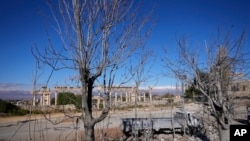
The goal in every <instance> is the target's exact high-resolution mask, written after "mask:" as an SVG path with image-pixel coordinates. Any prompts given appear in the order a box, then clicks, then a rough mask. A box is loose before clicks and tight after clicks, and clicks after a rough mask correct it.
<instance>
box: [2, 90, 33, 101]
mask: <svg viewBox="0 0 250 141" xmlns="http://www.w3.org/2000/svg"><path fill="white" fill-rule="evenodd" d="M31 98H32V95H31V93H30V91H21V90H12V91H11V90H10V91H4V90H1V91H0V99H3V100H27V99H31Z"/></svg>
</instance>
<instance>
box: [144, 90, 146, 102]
mask: <svg viewBox="0 0 250 141" xmlns="http://www.w3.org/2000/svg"><path fill="white" fill-rule="evenodd" d="M143 102H146V94H145V92H144V93H143Z"/></svg>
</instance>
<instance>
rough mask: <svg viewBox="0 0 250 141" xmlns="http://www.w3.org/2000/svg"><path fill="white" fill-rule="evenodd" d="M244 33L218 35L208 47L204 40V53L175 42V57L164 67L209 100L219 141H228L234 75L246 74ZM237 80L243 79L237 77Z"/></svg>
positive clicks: (181, 40)
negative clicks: (176, 55) (234, 36)
mask: <svg viewBox="0 0 250 141" xmlns="http://www.w3.org/2000/svg"><path fill="white" fill-rule="evenodd" d="M244 40H245V32H242V33H241V34H240V36H239V37H238V38H236V39H232V37H231V36H230V32H227V33H226V34H225V35H224V36H223V35H221V33H220V32H219V33H218V37H217V39H211V43H210V45H209V46H208V45H207V43H206V41H205V47H204V48H203V52H202V53H200V52H198V50H199V49H200V48H199V49H198V48H197V47H191V46H189V45H188V41H187V38H185V37H184V38H181V39H179V40H177V43H178V51H179V53H178V58H177V59H176V60H174V61H173V59H172V60H171V59H169V58H168V59H165V60H164V62H165V66H166V68H168V69H169V70H170V72H171V74H173V75H174V76H175V77H176V78H178V79H182V77H181V76H183V75H185V76H187V79H186V81H188V80H189V82H191V81H193V83H192V84H193V86H194V87H195V88H196V89H198V90H200V91H201V92H202V94H203V95H204V96H206V97H207V98H208V103H209V106H211V111H210V114H211V115H212V116H213V117H214V118H215V119H216V121H217V123H218V131H219V137H220V140H223V141H225V140H229V131H228V129H229V125H230V123H231V121H232V116H231V115H232V114H233V113H232V111H233V106H232V105H233V101H232V95H233V92H232V91H230V88H229V87H230V86H231V85H232V83H233V82H234V81H235V79H236V77H235V76H236V74H237V73H245V74H249V67H247V66H246V65H248V63H249V60H247V57H248V58H249V52H246V50H245V48H244V45H243V44H244ZM238 79H243V78H242V77H241V78H238Z"/></svg>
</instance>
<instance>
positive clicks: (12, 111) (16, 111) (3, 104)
mask: <svg viewBox="0 0 250 141" xmlns="http://www.w3.org/2000/svg"><path fill="white" fill-rule="evenodd" d="M0 113H6V114H7V115H26V114H28V113H29V111H28V110H24V109H21V108H20V107H18V106H16V105H14V104H12V103H10V102H7V101H4V100H1V99H0Z"/></svg>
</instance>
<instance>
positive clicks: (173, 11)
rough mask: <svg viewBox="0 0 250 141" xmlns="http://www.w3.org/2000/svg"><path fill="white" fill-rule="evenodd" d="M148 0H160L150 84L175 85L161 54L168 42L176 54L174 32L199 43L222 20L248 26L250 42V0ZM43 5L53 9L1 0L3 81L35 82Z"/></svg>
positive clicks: (46, 26) (34, 0) (57, 79)
mask: <svg viewBox="0 0 250 141" xmlns="http://www.w3.org/2000/svg"><path fill="white" fill-rule="evenodd" d="M144 3H145V5H144V6H145V7H150V6H152V5H156V9H155V11H154V15H155V16H156V18H157V23H156V25H155V28H154V30H153V32H152V35H151V37H150V38H149V39H148V41H147V46H148V47H150V48H153V49H154V52H155V54H156V55H155V56H157V58H156V60H155V61H154V65H153V67H152V72H154V73H155V74H156V78H157V80H158V81H157V83H156V82H152V84H147V85H155V84H156V85H158V86H164V85H171V84H172V85H174V83H175V81H174V80H172V79H169V78H164V77H162V76H161V71H163V70H164V68H163V67H162V64H161V62H160V59H161V58H163V57H164V54H163V51H162V50H161V49H162V47H167V48H168V49H169V50H170V51H172V52H173V54H172V56H171V57H175V54H174V53H175V52H176V41H175V39H176V37H179V36H182V35H186V36H188V38H189V39H190V43H191V44H192V45H194V46H197V47H201V46H202V45H203V43H204V40H207V41H208V40H209V39H210V35H211V34H214V35H215V34H216V33H217V29H218V26H220V27H222V28H223V29H225V30H229V29H230V28H231V27H233V28H232V32H233V34H237V33H240V31H242V29H243V28H245V29H246V31H247V39H246V44H245V45H246V46H249V45H250V42H249V41H250V38H249V34H250V15H249V14H250V2H249V1H248V0H145V1H144ZM145 9H146V8H145ZM41 11H42V12H44V13H49V12H48V8H47V5H46V4H45V2H44V0H6V1H1V4H0V66H1V67H0V68H1V69H0V84H2V85H0V86H7V85H11V84H15V86H17V84H20V86H23V85H25V86H26V85H30V84H32V72H33V71H34V70H35V61H34V57H33V56H32V54H31V47H32V46H34V45H37V46H38V47H39V48H43V47H44V46H45V45H46V44H47V36H46V30H51V28H50V23H49V22H48V20H47V17H46V16H42V15H41V14H40V13H41ZM52 38H53V37H52ZM52 40H53V39H52ZM74 75H75V74H72V72H68V71H61V72H56V73H55V74H54V75H53V77H52V78H51V81H50V83H51V84H52V85H54V84H58V85H65V84H67V83H68V78H69V77H70V76H74ZM47 77H48V75H46V73H45V74H44V76H43V78H42V79H41V80H40V83H44V82H45V81H46V78H47ZM0 89H1V88H0Z"/></svg>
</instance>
